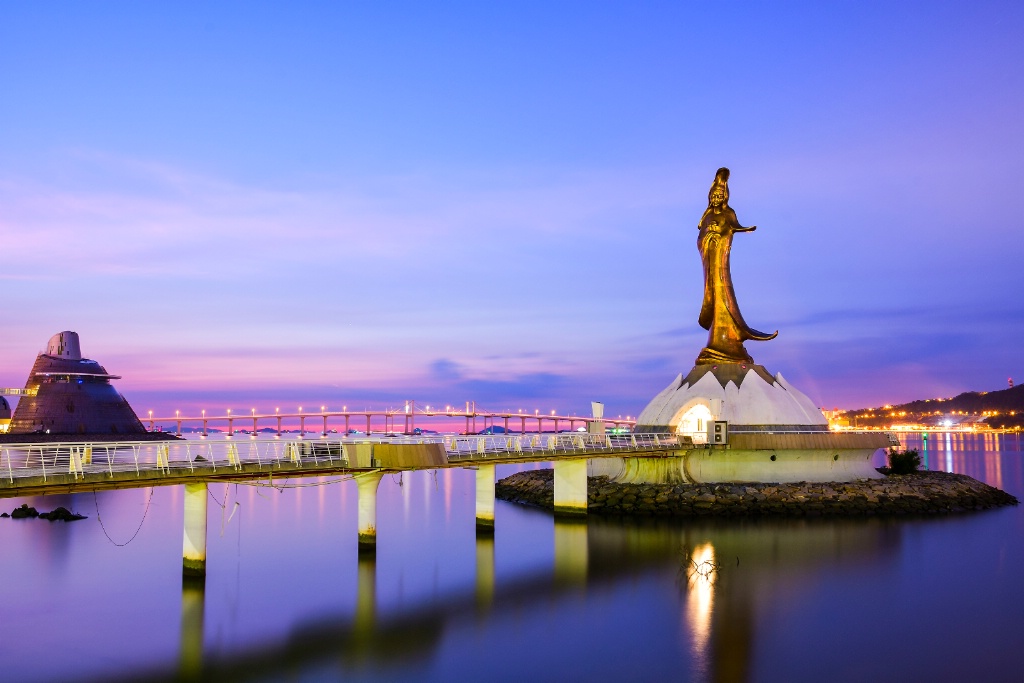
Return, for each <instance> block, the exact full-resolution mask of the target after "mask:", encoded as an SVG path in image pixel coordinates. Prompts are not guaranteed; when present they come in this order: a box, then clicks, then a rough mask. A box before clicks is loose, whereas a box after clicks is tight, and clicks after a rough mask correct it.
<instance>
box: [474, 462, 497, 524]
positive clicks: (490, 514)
mask: <svg viewBox="0 0 1024 683" xmlns="http://www.w3.org/2000/svg"><path fill="white" fill-rule="evenodd" d="M476 533H477V534H493V533H494V465H480V467H478V468H477V471H476Z"/></svg>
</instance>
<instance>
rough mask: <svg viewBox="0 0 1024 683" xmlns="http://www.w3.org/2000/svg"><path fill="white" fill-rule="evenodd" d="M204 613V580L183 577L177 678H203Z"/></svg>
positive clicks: (194, 679) (183, 679)
mask: <svg viewBox="0 0 1024 683" xmlns="http://www.w3.org/2000/svg"><path fill="white" fill-rule="evenodd" d="M205 614H206V582H205V581H204V580H203V578H201V577H199V578H196V577H188V576H186V577H184V580H183V581H182V584H181V645H180V650H179V653H178V680H182V681H199V680H202V678H203V620H204V617H205Z"/></svg>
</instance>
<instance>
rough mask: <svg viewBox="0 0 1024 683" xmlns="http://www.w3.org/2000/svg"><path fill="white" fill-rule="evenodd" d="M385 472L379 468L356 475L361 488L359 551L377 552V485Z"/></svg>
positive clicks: (358, 485)
mask: <svg viewBox="0 0 1024 683" xmlns="http://www.w3.org/2000/svg"><path fill="white" fill-rule="evenodd" d="M383 477H384V473H383V472H381V471H379V470H377V471H374V472H366V473H364V474H358V475H356V477H355V480H356V486H357V487H358V489H359V496H358V498H359V552H360V553H376V552H377V487H378V486H379V485H380V480H381V479H382V478H383Z"/></svg>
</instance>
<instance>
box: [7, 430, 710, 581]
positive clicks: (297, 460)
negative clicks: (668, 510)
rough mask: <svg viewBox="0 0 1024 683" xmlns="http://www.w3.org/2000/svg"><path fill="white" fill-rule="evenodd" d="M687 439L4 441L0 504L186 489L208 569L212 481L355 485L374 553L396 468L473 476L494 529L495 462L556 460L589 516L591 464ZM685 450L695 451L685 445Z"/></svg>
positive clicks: (568, 494) (198, 569)
mask: <svg viewBox="0 0 1024 683" xmlns="http://www.w3.org/2000/svg"><path fill="white" fill-rule="evenodd" d="M681 441H687V442H688V441H689V439H688V438H686V437H678V436H674V435H667V434H589V433H579V432H576V433H558V434H543V433H540V434H515V435H511V434H502V435H488V436H455V435H444V436H441V435H437V436H420V437H408V436H406V437H377V438H366V437H359V438H351V437H349V438H342V439H327V438H319V439H302V438H280V439H277V438H273V439H259V438H233V439H224V440H209V439H202V440H186V439H177V440H173V441H137V442H132V441H112V442H103V441H92V442H78V443H69V442H64V443H23V444H15V443H5V444H0V472H2V474H0V498H12V497H17V496H38V495H48V494H60V493H64V494H67V493H78V492H82V491H97V490H102V489H115V488H140V487H149V486H169V485H176V484H183V485H184V490H185V496H184V507H185V514H184V539H183V548H182V560H183V569H184V573H185V574H186V575H196V576H203V575H205V572H206V528H207V499H208V490H207V487H208V485H209V484H210V483H211V482H218V481H220V482H229V481H236V482H238V481H252V482H257V483H264V482H265V485H267V486H273V485H274V480H275V479H276V480H278V481H279V482H281V483H283V481H282V480H284V479H290V478H294V477H312V476H338V477H339V481H340V480H341V479H345V478H349V479H353V480H354V481H355V482H356V486H357V489H358V515H359V522H358V523H359V548H360V551H361V552H371V553H372V552H375V549H376V543H377V529H376V526H377V523H376V520H377V487H378V485H379V484H380V480H381V478H382V477H383V476H384V475H385V474H387V473H389V472H400V471H407V470H420V469H439V468H446V467H465V468H469V469H474V470H476V526H477V530H478V532H479V533H483V534H489V533H493V529H494V483H495V466H496V465H497V464H499V463H522V462H541V461H550V462H552V464H553V467H554V471H555V478H554V484H555V492H554V493H555V496H554V497H555V512H556V513H558V514H568V515H581V514H586V510H587V460H588V459H590V458H601V457H616V456H627V455H640V456H647V457H666V456H669V455H671V454H672V453H673V452H674V451H677V450H678V449H679V448H680V446H681V445H682V444H681ZM687 447H691V448H692V447H693V445H692V444H687Z"/></svg>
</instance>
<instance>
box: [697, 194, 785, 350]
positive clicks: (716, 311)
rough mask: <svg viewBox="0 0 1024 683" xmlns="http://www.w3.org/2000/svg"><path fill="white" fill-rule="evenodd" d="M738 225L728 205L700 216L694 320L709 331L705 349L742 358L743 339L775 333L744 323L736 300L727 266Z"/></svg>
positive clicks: (771, 335)
mask: <svg viewBox="0 0 1024 683" xmlns="http://www.w3.org/2000/svg"><path fill="white" fill-rule="evenodd" d="M740 227H741V226H740V224H739V221H737V220H736V212H735V211H733V210H732V209H731V208H729V206H728V205H725V206H723V207H722V209H721V211H720V212H719V213H717V214H716V213H714V210H713V209H711V208H709V209H708V210H707V211H705V212H704V216H703V217H702V218H701V221H700V228H699V229H700V232H699V233H698V235H697V249H698V250H699V251H700V258H701V261H702V263H703V265H704V301H703V303H702V304H701V308H700V317H699V318H698V322H699V323H700V326H701V327H703V328H704V329H706V330H708V331H709V332H710V334H709V335H708V348H709V349H713V350H716V351H719V352H721V353H722V354H725V355H731V356H735V357H736V359H737V360H745V359H748V358H749V356H748V355H747V353H746V351H745V350H744V349H743V342H744V341H745V340H748V339H753V340H758V341H764V340H768V339H772V338H774V337H775V335H776V334H778V333H774V334H766V333H764V332H759V331H758V330H755V329H753V328H752V327H750V326H749V325H747V323H746V321H744V320H743V315H742V314H741V313H740V307H739V305H738V304H737V303H736V293H735V292H734V291H733V286H732V274H731V272H730V270H729V251H730V250H731V249H732V236H733V233H734V231H735V230H736V229H737V228H740Z"/></svg>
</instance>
